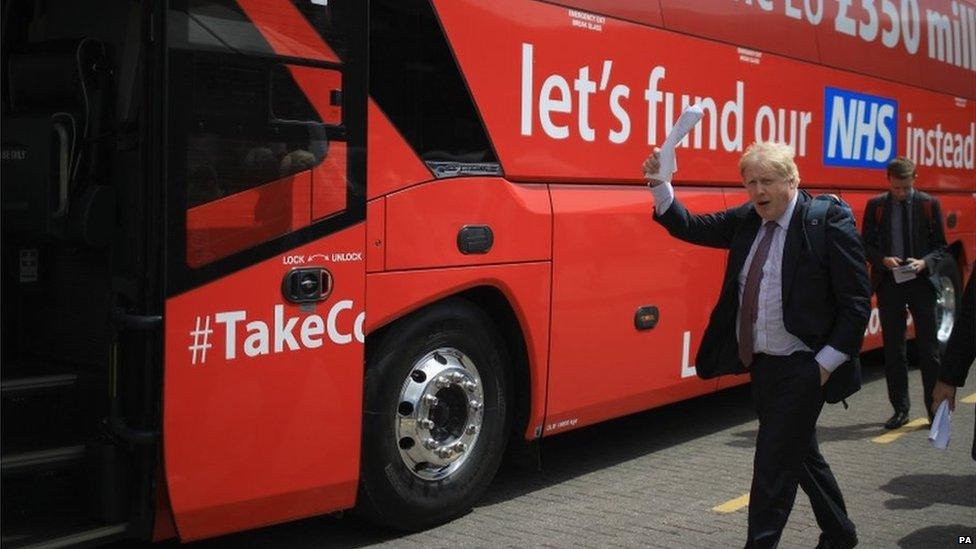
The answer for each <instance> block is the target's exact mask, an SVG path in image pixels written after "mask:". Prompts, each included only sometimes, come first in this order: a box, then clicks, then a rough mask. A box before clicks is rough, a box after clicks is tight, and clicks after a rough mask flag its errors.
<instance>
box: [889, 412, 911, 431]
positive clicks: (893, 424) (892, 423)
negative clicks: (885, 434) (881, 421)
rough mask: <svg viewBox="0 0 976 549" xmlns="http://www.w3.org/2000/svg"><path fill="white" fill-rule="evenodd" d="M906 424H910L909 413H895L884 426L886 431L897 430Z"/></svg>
mask: <svg viewBox="0 0 976 549" xmlns="http://www.w3.org/2000/svg"><path fill="white" fill-rule="evenodd" d="M906 423H908V412H895V414H894V415H893V416H891V419H889V420H888V422H887V423H885V425H884V426H885V429H897V428H899V427H901V426H902V425H904V424H906Z"/></svg>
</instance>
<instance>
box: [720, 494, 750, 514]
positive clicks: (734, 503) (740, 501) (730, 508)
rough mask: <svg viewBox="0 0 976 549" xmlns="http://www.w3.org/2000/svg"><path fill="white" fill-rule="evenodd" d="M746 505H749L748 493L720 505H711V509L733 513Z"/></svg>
mask: <svg viewBox="0 0 976 549" xmlns="http://www.w3.org/2000/svg"><path fill="white" fill-rule="evenodd" d="M746 505H749V494H743V495H741V496H739V497H737V498H735V499H733V500H730V501H726V502H725V503H723V504H722V505H719V506H717V507H712V511H716V512H719V513H734V512H736V511H738V510H739V509H742V508H743V507H745V506H746Z"/></svg>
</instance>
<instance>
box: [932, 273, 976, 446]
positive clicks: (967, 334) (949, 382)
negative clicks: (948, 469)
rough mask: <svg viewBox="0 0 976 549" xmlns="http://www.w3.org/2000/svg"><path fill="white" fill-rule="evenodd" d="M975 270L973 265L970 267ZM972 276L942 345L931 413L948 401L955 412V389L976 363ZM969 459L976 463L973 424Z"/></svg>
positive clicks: (975, 300)
mask: <svg viewBox="0 0 976 549" xmlns="http://www.w3.org/2000/svg"><path fill="white" fill-rule="evenodd" d="M973 267H976V264H974V265H973ZM974 279H976V273H974V274H971V275H969V282H967V283H966V290H965V291H964V292H963V294H962V309H961V310H960V311H959V318H957V319H956V324H955V325H954V326H953V327H952V335H950V336H949V342H948V343H947V344H946V350H945V356H944V357H943V358H942V365H941V366H940V368H939V379H938V381H936V382H935V389H933V390H932V409H931V410H932V413H933V414H934V413H935V410H936V409H937V408H938V407H939V404H942V401H943V400H948V401H949V409H950V410H953V411H954V410H955V409H956V387H962V386H963V385H965V384H966V375H968V374H969V368H970V367H972V365H973V361H974V360H976V287H974V285H973V280H974ZM972 456H973V459H974V460H976V423H974V424H973V449H972Z"/></svg>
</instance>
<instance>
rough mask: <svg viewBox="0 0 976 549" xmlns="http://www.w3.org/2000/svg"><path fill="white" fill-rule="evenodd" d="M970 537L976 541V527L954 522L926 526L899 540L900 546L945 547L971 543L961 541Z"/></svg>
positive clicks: (918, 547)
mask: <svg viewBox="0 0 976 549" xmlns="http://www.w3.org/2000/svg"><path fill="white" fill-rule="evenodd" d="M967 537H968V538H970V539H971V540H972V541H973V542H976V527H974V526H963V525H961V524H953V525H946V526H926V527H925V528H921V529H919V530H915V531H914V532H912V533H911V534H908V535H907V536H905V537H903V538H901V539H900V540H898V547H904V548H905V549H929V548H932V549H936V548H938V549H942V548H943V547H948V546H953V545H959V544H962V543H966V544H968V543H970V542H966V541H959V540H960V538H967Z"/></svg>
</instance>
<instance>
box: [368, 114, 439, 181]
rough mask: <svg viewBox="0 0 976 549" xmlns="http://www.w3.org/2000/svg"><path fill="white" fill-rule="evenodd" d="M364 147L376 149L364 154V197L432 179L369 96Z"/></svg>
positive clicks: (425, 167)
mask: <svg viewBox="0 0 976 549" xmlns="http://www.w3.org/2000/svg"><path fill="white" fill-rule="evenodd" d="M368 116H369V130H368V132H367V134H366V141H367V143H368V145H367V149H368V150H370V151H376V152H375V153H374V154H370V155H368V157H367V158H366V174H367V178H368V181H369V184H368V185H367V186H366V187H367V190H366V192H367V198H369V199H370V200H372V199H373V198H376V197H379V196H383V195H385V194H389V193H392V192H394V191H398V190H400V189H403V188H405V187H409V186H411V185H414V184H417V183H420V182H421V181H429V180H430V179H433V176H432V175H431V173H430V170H428V169H427V166H425V165H424V163H423V162H421V160H420V159H419V158H417V155H416V154H415V153H414V152H413V150H412V149H411V148H410V146H409V145H407V142H406V141H404V140H403V136H401V135H400V133H399V132H398V131H397V130H396V128H394V127H393V124H391V123H390V120H389V119H388V118H387V117H386V115H385V114H383V111H382V110H381V109H380V108H379V106H377V105H376V102H375V101H373V100H372V99H370V100H369V113H368Z"/></svg>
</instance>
